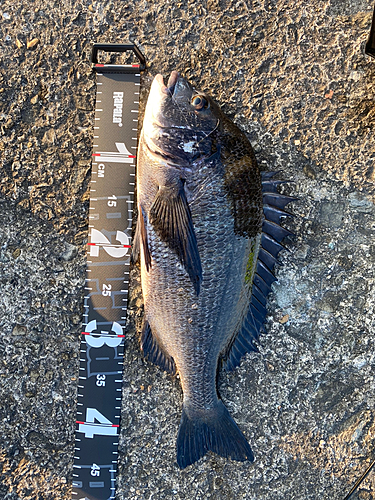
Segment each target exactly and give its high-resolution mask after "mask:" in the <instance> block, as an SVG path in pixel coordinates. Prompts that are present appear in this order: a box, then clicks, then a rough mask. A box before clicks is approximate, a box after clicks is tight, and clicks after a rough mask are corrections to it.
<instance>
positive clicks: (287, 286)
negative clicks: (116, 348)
mask: <svg viewBox="0 0 375 500" xmlns="http://www.w3.org/2000/svg"><path fill="white" fill-rule="evenodd" d="M373 7H374V5H373V0H323V1H319V0H295V1H293V2H292V1H290V0H247V1H245V0H239V1H235V0H202V1H201V2H193V1H189V0H181V1H178V0H176V2H171V1H165V2H161V1H157V0H137V1H132V0H129V2H127V1H126V0H113V1H111V0H108V1H106V2H100V1H95V2H93V3H92V4H91V3H90V1H85V0H77V1H69V0H60V1H59V2H55V0H44V1H43V2H42V1H41V0H34V1H33V0H29V1H26V0H24V1H22V0H21V2H14V1H13V0H3V1H2V2H1V5H0V19H1V23H0V40H1V41H0V131H1V136H0V158H1V163H0V165H1V166H0V169H1V170H0V262H1V267H0V314H1V316H0V325H1V328H0V353H1V354H0V419H1V434H0V481H1V482H0V498H2V499H4V500H44V499H46V500H47V499H48V500H51V499H62V500H65V499H70V498H71V496H70V491H71V486H70V484H71V480H72V475H71V474H72V465H73V446H74V429H75V425H74V421H75V412H76V386H77V376H78V367H79V356H78V351H79V339H80V331H81V326H80V322H81V314H82V304H83V286H84V279H85V244H86V242H87V216H88V199H89V194H88V186H89V180H90V166H91V164H90V162H91V147H92V136H93V122H94V100H95V76H94V75H93V73H92V71H91V68H90V63H89V54H90V49H91V45H92V43H93V42H126V41H128V40H130V41H135V42H136V43H137V44H138V45H139V47H140V48H141V49H142V51H143V52H144V53H145V55H146V57H147V60H148V62H149V64H148V70H147V73H146V74H145V75H144V78H143V84H144V87H143V88H144V91H143V94H142V96H141V97H142V102H143V103H144V102H145V100H146V98H147V90H148V88H149V85H150V81H151V77H152V76H153V75H155V74H156V73H157V72H161V73H163V74H165V75H167V74H168V73H169V72H170V71H171V70H173V69H177V70H179V71H180V72H181V73H182V74H184V75H185V76H187V77H188V78H189V80H190V81H191V82H192V83H193V84H195V85H196V87H197V88H199V89H202V90H206V91H209V92H210V93H211V94H212V95H213V97H214V98H215V99H216V100H217V101H218V102H219V103H220V104H221V105H222V107H223V109H224V111H225V112H226V113H227V114H228V115H229V116H230V117H231V118H232V119H233V120H234V121H235V122H236V123H237V124H238V125H239V126H240V127H241V128H242V129H243V130H244V131H245V132H246V133H247V134H248V137H249V139H250V140H251V143H252V144H253V146H254V149H255V151H256V155H257V158H258V161H259V163H260V165H261V166H262V168H264V169H266V170H279V171H280V174H279V176H280V178H282V179H285V180H287V181H289V182H288V183H287V184H286V185H285V186H284V187H283V189H284V191H285V192H286V193H288V194H291V195H293V196H296V197H298V201H296V202H294V203H293V204H292V206H291V207H290V208H291V210H292V211H293V213H294V214H295V218H294V219H293V220H290V221H287V222H286V224H287V225H288V227H289V228H290V229H291V230H292V231H293V232H295V234H296V237H295V238H294V239H290V240H288V241H287V242H286V246H287V247H288V248H289V250H290V252H284V253H283V254H282V257H281V260H282V263H283V266H282V267H279V268H278V271H277V276H278V283H277V284H276V285H274V293H273V294H272V295H271V297H270V301H269V315H268V319H267V332H268V333H267V335H264V336H263V337H262V339H261V346H260V353H259V354H255V353H252V354H251V355H248V356H247V357H246V358H245V359H244V360H243V362H242V363H241V366H240V367H239V369H237V370H236V371H235V372H234V373H232V374H230V375H223V376H221V378H220V392H221V394H222V396H223V399H224V401H225V403H226V405H227V406H228V408H229V409H230V411H231V413H232V415H233V416H234V418H235V419H236V421H237V422H238V423H239V425H240V427H241V429H242V430H243V432H244V433H245V435H246V436H247V437H248V439H249V441H250V443H251V445H252V447H253V449H254V452H255V456H256V460H255V462H254V463H253V464H251V463H236V462H231V461H230V460H225V459H223V458H220V457H217V456H213V455H208V456H206V457H205V458H203V459H202V460H200V461H199V462H198V463H197V464H195V465H193V466H191V467H188V468H187V469H186V470H184V471H180V470H179V469H178V467H177V464H176V460H175V439H176V435H177V429H178V424H179V418H180V412H181V389H180V385H179V381H178V380H177V379H173V378H171V377H169V376H167V375H166V374H165V373H163V372H162V371H161V370H160V369H158V368H157V367H154V366H152V365H150V364H149V363H147V362H144V361H143V359H142V356H141V353H140V349H139V344H138V332H137V331H136V329H137V328H139V325H140V322H141V318H142V300H141V296H140V289H139V274H138V270H137V269H134V271H133V286H132V288H133V292H132V300H131V309H130V316H131V318H130V324H129V329H128V333H127V336H126V340H125V368H124V387H123V407H122V427H121V435H120V448H119V450H120V454H119V469H120V472H119V475H118V493H117V498H118V499H136V500H141V499H142V500H143V499H147V500H149V499H158V500H159V499H168V500H169V499H176V500H177V499H181V500H182V499H184V500H185V499H197V500H198V499H218V500H219V499H220V500H222V499H223V500H227V499H228V500H229V499H239V498H246V499H248V500H281V499H283V500H285V499H286V500H315V499H316V500H317V499H319V500H323V499H326V500H328V499H329V500H340V499H343V498H344V497H345V494H346V493H347V492H348V491H349V490H350V488H351V486H352V484H353V483H354V482H355V480H356V479H357V478H358V477H359V475H360V474H361V473H362V472H363V471H364V470H365V469H366V467H367V466H368V465H369V464H370V462H371V460H372V459H374V458H375V449H374V448H375V412H374V401H375V381H374V370H375V338H374V327H375V324H374V312H375V311H374V309H375V292H374V291H375V271H374V263H375V240H374V236H375V222H374V221H375V206H374V197H375V187H374V180H375V169H374V159H375V143H374V138H373V134H374V132H373V129H374V124H375V100H374V89H375V60H373V59H370V58H369V57H367V56H365V55H364V44H365V41H366V39H367V37H368V34H369V30H370V25H371V18H372V9H373ZM373 498H375V475H374V474H370V475H369V477H368V479H366V481H365V482H364V483H363V484H362V485H361V486H360V488H359V490H358V491H357V493H356V494H355V495H354V496H353V499H355V500H357V499H366V500H370V499H373Z"/></svg>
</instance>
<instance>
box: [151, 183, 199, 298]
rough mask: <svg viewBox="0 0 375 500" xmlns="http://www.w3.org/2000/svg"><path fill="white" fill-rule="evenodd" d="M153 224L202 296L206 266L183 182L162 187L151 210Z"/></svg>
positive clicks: (196, 290) (197, 292)
mask: <svg viewBox="0 0 375 500" xmlns="http://www.w3.org/2000/svg"><path fill="white" fill-rule="evenodd" d="M150 222H151V224H152V225H153V227H154V229H155V232H156V234H157V235H158V236H159V237H160V238H161V240H162V241H164V242H165V243H166V244H167V245H168V246H169V248H170V249H171V250H173V251H174V252H175V253H176V254H177V256H178V258H179V259H180V262H181V264H182V265H183V266H184V267H185V269H186V271H187V273H188V275H189V277H190V280H191V282H192V284H193V286H194V289H195V292H196V294H197V295H199V289H200V284H201V281H202V265H201V260H200V257H199V251H198V245H197V239H196V236H195V232H194V226H193V221H192V218H191V212H190V208H189V205H188V202H187V199H186V195H185V191H184V187H183V184H182V182H181V183H180V185H171V186H161V187H160V188H159V191H158V194H157V195H156V198H155V201H154V203H153V204H152V206H151V209H150Z"/></svg>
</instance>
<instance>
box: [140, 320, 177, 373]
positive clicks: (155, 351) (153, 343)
mask: <svg viewBox="0 0 375 500" xmlns="http://www.w3.org/2000/svg"><path fill="white" fill-rule="evenodd" d="M141 346H142V350H143V353H144V356H145V358H146V359H148V360H149V361H151V363H154V364H155V365H158V366H159V367H160V368H161V369H162V370H164V371H166V372H168V373H170V374H171V375H175V373H176V365H175V362H174V359H173V358H172V356H169V354H166V353H165V352H164V351H163V349H162V348H161V347H160V346H159V343H158V341H157V340H156V338H155V337H154V336H153V334H152V331H151V327H150V325H149V322H148V321H146V320H144V322H143V328H142V335H141Z"/></svg>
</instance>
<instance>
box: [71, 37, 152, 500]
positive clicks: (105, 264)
mask: <svg viewBox="0 0 375 500" xmlns="http://www.w3.org/2000/svg"><path fill="white" fill-rule="evenodd" d="M99 50H102V51H105V52H117V53H118V52H125V51H129V50H130V51H133V52H134V54H135V55H136V56H137V58H138V59H139V63H137V64H122V65H118V64H99V63H98V59H97V54H98V51H99ZM92 63H93V69H94V70H95V71H96V74H97V93H96V109H95V126H94V145H93V161H92V177H91V189H90V212H89V239H88V250H87V277H86V286H85V299H84V314H83V326H82V339H81V347H80V372H79V383H78V408H77V419H76V420H77V427H76V440H75V454H74V465H73V467H74V469H73V492H72V498H73V499H74V500H110V499H114V498H115V487H116V471H117V453H118V452H117V450H118V434H119V427H120V414H121V391H122V366H123V343H124V327H125V322H126V309H127V300H128V284H129V264H130V247H131V228H132V218H133V198H134V187H135V165H136V151H137V150H136V148H137V129H138V126H137V124H138V104H139V89H140V71H141V70H142V69H144V65H145V59H144V57H143V55H142V53H141V52H140V51H139V49H138V48H137V47H136V46H135V45H133V44H126V45H123V44H121V45H120V44H95V45H94V46H93V51H92Z"/></svg>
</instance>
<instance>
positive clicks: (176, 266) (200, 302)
mask: <svg viewBox="0 0 375 500" xmlns="http://www.w3.org/2000/svg"><path fill="white" fill-rule="evenodd" d="M137 161H138V163H137V197H138V199H137V202H138V222H137V230H136V234H135V238H134V249H133V260H136V259H137V258H138V256H140V260H141V279H142V290H143V297H144V307H145V317H144V327H143V333H142V339H141V342H142V348H143V351H144V354H145V356H146V357H148V359H149V360H151V361H153V362H154V363H156V364H158V365H159V366H161V367H162V368H163V369H165V370H167V371H169V372H170V373H176V372H177V373H179V375H180V379H181V385H182V389H183V413H182V418H181V424H180V429H179V434H178V438H177V461H178V464H179V466H180V467H182V468H184V467H186V466H187V465H190V464H191V463H193V462H195V461H196V460H198V459H199V458H200V457H201V456H203V455H204V454H205V453H206V452H207V451H208V450H212V451H214V452H216V453H218V454H219V455H222V456H224V457H231V458H232V459H235V460H241V461H243V460H253V453H252V451H251V448H250V446H249V444H248V442H247V441H246V439H245V437H244V435H243V434H242V432H241V431H240V430H239V428H238V427H237V425H236V423H235V422H234V421H233V419H232V418H231V417H230V415H229V413H228V411H227V409H226V408H225V406H224V405H223V403H222V401H221V400H220V399H219V396H218V392H217V385H216V378H217V371H218V367H219V364H220V363H221V362H222V363H223V364H224V365H225V366H226V367H227V368H229V369H231V368H233V367H234V366H235V365H237V364H238V363H239V359H240V358H241V356H242V355H243V354H244V353H245V352H249V351H251V350H256V347H255V344H254V340H256V338H257V336H258V334H259V331H260V329H261V326H262V325H260V326H259V324H258V323H260V322H261V323H262V324H263V321H264V316H265V301H264V300H263V297H265V295H266V293H263V292H262V290H261V288H262V286H263V285H264V284H263V283H262V284H260V285H262V286H260V285H259V287H258V288H259V290H260V293H261V294H262V296H259V297H258V298H256V297H253V295H254V286H255V285H254V283H255V280H256V279H261V280H262V281H264V280H263V278H262V277H261V276H259V274H257V261H258V257H259V253H260V252H263V253H264V252H266V250H264V249H262V247H261V239H262V224H263V219H264V215H263V195H262V180H261V175H260V172H259V169H258V166H257V163H256V161H255V157H254V154H253V151H252V148H251V145H250V144H249V142H248V140H247V138H246V136H245V135H244V134H243V133H242V132H241V131H240V130H239V129H238V128H237V127H236V126H235V125H234V124H233V123H232V122H231V121H230V120H229V119H228V118H227V117H226V116H225V115H224V114H223V113H222V112H221V110H220V108H219V107H218V106H217V105H216V104H215V103H214V102H213V101H212V100H211V99H210V97H208V96H207V95H205V94H203V93H201V92H196V91H195V90H194V89H193V88H192V87H191V86H190V85H189V83H188V82H187V81H186V80H185V79H184V78H182V77H181V76H179V75H178V74H177V73H176V72H172V74H171V76H170V78H169V82H168V84H167V86H165V85H164V81H163V78H162V76H161V75H158V76H156V77H155V79H154V81H153V83H152V87H151V91H150V95H149V98H148V102H147V106H146V111H145V118H144V122H143V130H142V134H141V137H140V143H139V149H138V160H137ZM271 191H275V190H274V189H271ZM271 194H272V193H271ZM275 210H280V209H279V208H275ZM271 223H272V224H273V222H271ZM278 227H279V226H278ZM267 253H269V255H270V256H271V257H272V252H267ZM273 253H274V254H275V252H273ZM274 260H276V259H274ZM271 267H272V266H271ZM268 270H269V269H268ZM271 270H272V269H271ZM273 279H274V278H273ZM265 282H266V281H265ZM266 284H267V282H266ZM256 293H258V292H256ZM250 300H253V302H254V303H256V305H257V307H258V309H257V313H258V312H259V313H260V317H258V318H257V319H254V314H252V312H251V310H250V313H251V318H250V319H249V302H250ZM257 313H256V315H257ZM262 318H263V321H262Z"/></svg>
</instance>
